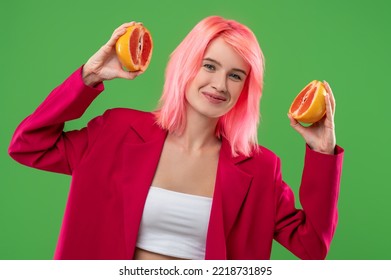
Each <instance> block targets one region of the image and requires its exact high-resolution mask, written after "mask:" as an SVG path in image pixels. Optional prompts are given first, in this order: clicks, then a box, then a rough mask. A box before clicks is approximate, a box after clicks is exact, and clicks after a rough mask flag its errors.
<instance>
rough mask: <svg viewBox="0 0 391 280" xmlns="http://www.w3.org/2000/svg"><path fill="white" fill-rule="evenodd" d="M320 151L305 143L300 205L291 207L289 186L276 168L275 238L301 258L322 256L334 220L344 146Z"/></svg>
mask: <svg viewBox="0 0 391 280" xmlns="http://www.w3.org/2000/svg"><path fill="white" fill-rule="evenodd" d="M335 151H336V152H335V155H326V154H321V153H318V152H315V151H312V150H311V149H310V148H309V147H308V146H306V155H305V159H304V169H303V175H302V181H301V185H300V190H299V197H300V203H301V206H302V209H296V208H295V199H294V195H293V192H292V190H291V188H290V187H289V186H288V185H287V184H286V183H285V182H284V181H283V180H282V176H281V172H280V162H278V166H277V168H276V181H275V182H276V188H277V192H276V194H277V195H276V199H277V200H276V206H277V208H276V209H277V210H276V228H275V236H274V237H275V239H276V240H277V241H278V242H279V243H280V244H282V245H283V246H284V247H286V248H287V249H288V250H290V251H291V252H292V253H293V254H295V255H296V256H297V257H299V258H301V259H325V258H326V256H327V253H328V250H329V246H330V243H331V240H332V238H333V235H334V232H335V229H336V226H337V220H338V212H337V202H338V195H339V186H340V178H341V172H342V163H343V154H344V150H343V149H342V148H341V147H339V146H337V147H336V150H335Z"/></svg>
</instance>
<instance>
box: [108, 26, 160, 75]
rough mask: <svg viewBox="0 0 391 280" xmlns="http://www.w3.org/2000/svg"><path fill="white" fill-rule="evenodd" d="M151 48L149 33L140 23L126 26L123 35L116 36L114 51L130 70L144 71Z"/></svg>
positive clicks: (148, 61) (150, 54)
mask: <svg viewBox="0 0 391 280" xmlns="http://www.w3.org/2000/svg"><path fill="white" fill-rule="evenodd" d="M152 50H153V42H152V37H151V33H150V32H149V31H148V29H146V28H145V27H144V26H143V25H141V24H135V25H132V26H130V27H128V28H127V30H126V32H125V34H124V35H122V36H121V37H119V38H118V40H117V42H116V44H115V51H116V53H117V57H118V59H119V61H120V62H121V64H122V66H124V67H125V68H126V69H128V70H129V71H131V72H134V71H142V72H144V71H145V70H146V69H147V67H148V65H149V63H150V61H151V56H152Z"/></svg>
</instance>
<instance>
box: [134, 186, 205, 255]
mask: <svg viewBox="0 0 391 280" xmlns="http://www.w3.org/2000/svg"><path fill="white" fill-rule="evenodd" d="M211 206H212V198H209V197H204V196H197V195H191V194H185V193H180V192H175V191H170V190H166V189H162V188H158V187H153V186H152V187H151V188H150V189H149V193H148V197H147V200H146V202H145V206H144V212H143V216H142V219H141V224H140V229H139V233H138V239H137V244H136V246H137V247H138V248H140V249H143V250H147V251H150V252H154V253H157V254H162V255H166V256H172V257H176V258H182V259H191V260H201V259H204V258H205V246H206V234H207V230H208V224H209V216H210V210H211Z"/></svg>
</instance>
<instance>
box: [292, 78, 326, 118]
mask: <svg viewBox="0 0 391 280" xmlns="http://www.w3.org/2000/svg"><path fill="white" fill-rule="evenodd" d="M325 95H326V88H325V86H324V84H323V83H322V82H320V81H317V80H314V81H312V82H311V83H309V84H308V85H307V86H306V87H305V88H304V89H303V90H302V91H300V93H299V94H298V95H297V96H296V98H295V100H293V102H292V105H291V107H290V108H289V113H290V114H291V115H292V117H293V118H294V119H295V120H297V121H299V122H303V123H315V122H317V121H319V120H320V119H321V118H323V116H324V115H325V113H326V102H325V100H324V97H325Z"/></svg>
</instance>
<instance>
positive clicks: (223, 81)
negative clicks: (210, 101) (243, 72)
mask: <svg viewBox="0 0 391 280" xmlns="http://www.w3.org/2000/svg"><path fill="white" fill-rule="evenodd" d="M213 76H214V77H213V84H212V87H213V88H214V89H216V91H218V92H226V91H227V78H226V75H225V73H215V75H213Z"/></svg>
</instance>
